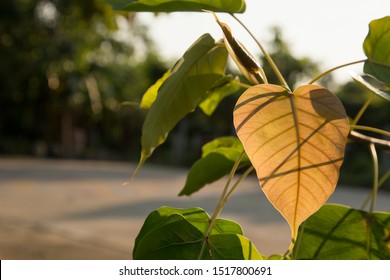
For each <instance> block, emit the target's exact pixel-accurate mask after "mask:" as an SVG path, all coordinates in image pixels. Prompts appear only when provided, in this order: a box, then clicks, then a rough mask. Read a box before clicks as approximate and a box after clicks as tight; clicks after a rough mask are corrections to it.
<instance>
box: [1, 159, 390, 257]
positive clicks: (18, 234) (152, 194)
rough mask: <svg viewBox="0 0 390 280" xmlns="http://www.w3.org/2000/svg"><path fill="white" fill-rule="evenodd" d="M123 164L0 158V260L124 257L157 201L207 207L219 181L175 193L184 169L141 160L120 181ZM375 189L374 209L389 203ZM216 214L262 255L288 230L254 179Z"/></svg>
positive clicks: (346, 193)
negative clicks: (241, 231)
mask: <svg viewBox="0 0 390 280" xmlns="http://www.w3.org/2000/svg"><path fill="white" fill-rule="evenodd" d="M134 168H135V166H134V165H132V164H128V163H118V162H99V161H67V160H41V159H39V160H38V159H0V259H130V258H131V250H132V247H133V241H134V238H135V237H136V235H137V233H138V231H139V229H140V227H141V226H142V224H143V221H144V219H145V218H146V216H147V215H148V213H149V212H151V211H153V210H155V209H157V208H159V207H161V206H163V205H168V206H172V207H202V208H203V209H205V210H206V211H208V212H209V213H210V214H211V213H212V211H213V210H214V207H215V205H216V202H217V199H218V195H219V193H220V191H221V190H222V187H223V183H224V181H221V182H220V183H216V184H213V185H210V186H208V187H207V188H206V189H204V190H201V191H200V192H198V193H196V194H194V195H193V196H191V197H177V194H178V193H179V191H180V190H181V188H182V186H183V184H184V182H185V178H186V170H184V169H173V168H167V167H161V166H152V165H146V166H145V167H144V168H143V169H142V170H141V172H140V174H139V176H138V178H137V179H136V180H135V181H134V182H132V183H131V184H130V185H127V186H124V185H123V183H124V182H126V181H127V180H128V179H129V177H130V176H131V174H132V172H133V171H134ZM367 193H368V191H367V190H364V189H356V188H346V187H342V186H340V187H339V188H338V190H337V191H336V192H335V194H334V195H333V196H332V198H331V200H330V202H335V203H342V204H348V205H351V206H353V207H358V208H359V207H360V206H361V204H362V202H363V201H364V199H365V197H366V195H367ZM389 202H390V194H389V193H381V194H380V196H379V199H378V207H377V209H378V210H389V209H390V203H389ZM222 217H223V218H229V219H233V220H235V221H237V222H239V223H240V224H241V225H242V227H243V229H244V234H245V235H246V236H247V237H248V238H250V239H251V240H252V242H253V243H254V244H255V245H256V247H257V248H258V249H259V251H260V252H261V253H263V254H265V255H269V254H272V253H283V252H284V251H285V250H286V248H287V247H288V245H289V238H290V231H289V228H288V226H287V224H286V222H285V221H284V220H283V218H282V217H281V216H280V215H279V213H278V212H277V211H276V210H274V209H273V207H272V206H271V205H270V204H269V202H268V201H267V200H266V199H265V197H264V195H263V194H262V192H261V190H260V188H259V187H258V185H257V182H256V180H255V179H254V178H249V179H247V180H246V181H245V182H244V183H243V184H242V185H241V186H240V188H239V189H238V190H237V192H236V193H235V194H234V195H233V197H232V198H231V200H230V201H229V202H228V204H227V206H226V207H225V209H224V211H223V213H222Z"/></svg>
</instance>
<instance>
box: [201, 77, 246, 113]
mask: <svg viewBox="0 0 390 280" xmlns="http://www.w3.org/2000/svg"><path fill="white" fill-rule="evenodd" d="M237 81H238V80H237V78H236V79H232V77H230V76H226V77H224V78H223V79H222V81H221V84H218V85H217V86H216V87H214V88H212V89H210V90H209V92H208V93H207V96H206V98H205V99H204V100H202V102H201V103H200V104H199V108H200V109H202V111H203V113H205V114H206V115H208V116H211V115H212V114H213V113H214V111H215V109H216V108H217V107H218V105H219V103H220V102H221V101H222V100H223V99H224V98H225V97H227V96H229V95H231V94H233V93H235V92H237V91H238V90H239V89H240V86H239V85H238V83H237Z"/></svg>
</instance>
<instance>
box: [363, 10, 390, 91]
mask: <svg viewBox="0 0 390 280" xmlns="http://www.w3.org/2000/svg"><path fill="white" fill-rule="evenodd" d="M389 46H390V16H386V17H384V18H381V19H377V20H373V21H371V22H370V30H369V32H368V35H367V37H366V39H365V40H364V43H363V49H364V53H365V54H366V56H367V57H368V59H367V61H366V62H365V64H364V72H365V73H366V74H370V75H373V76H374V77H375V78H377V79H378V80H380V81H382V82H384V83H386V84H387V85H390V47H389Z"/></svg>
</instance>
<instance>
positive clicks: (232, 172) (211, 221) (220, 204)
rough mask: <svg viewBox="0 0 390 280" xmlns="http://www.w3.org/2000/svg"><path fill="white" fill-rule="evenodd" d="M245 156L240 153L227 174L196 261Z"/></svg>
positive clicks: (202, 250)
mask: <svg viewBox="0 0 390 280" xmlns="http://www.w3.org/2000/svg"><path fill="white" fill-rule="evenodd" d="M244 156H245V151H243V152H242V153H241V155H240V156H239V157H238V159H237V160H236V162H235V163H234V165H233V167H232V169H231V170H230V174H229V177H228V179H227V181H226V184H225V187H224V189H223V191H222V194H221V196H220V198H219V201H218V203H217V207H216V208H215V210H214V213H213V215H212V216H211V218H210V220H209V226H208V228H207V231H206V235H205V236H206V238H205V239H204V240H203V243H202V248H201V249H200V253H199V255H198V260H200V259H201V258H202V256H203V252H204V250H205V248H206V242H207V238H208V236H209V234H210V232H211V229H212V228H213V226H214V224H215V221H216V220H217V218H218V216H219V214H221V212H222V209H223V207H224V206H225V203H226V199H225V198H226V193H227V192H228V189H229V185H230V183H231V182H232V180H233V177H234V174H236V171H237V169H238V166H239V165H240V162H241V160H242V159H243V157H244Z"/></svg>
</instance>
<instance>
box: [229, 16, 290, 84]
mask: <svg viewBox="0 0 390 280" xmlns="http://www.w3.org/2000/svg"><path fill="white" fill-rule="evenodd" d="M230 15H231V16H232V17H233V18H234V19H235V20H236V21H237V22H238V23H239V24H240V25H241V26H242V27H243V28H244V29H245V30H246V31H247V32H248V34H249V35H250V36H251V37H252V38H253V40H254V41H255V42H256V44H257V45H258V46H259V48H260V50H261V52H262V53H263V55H264V57H265V59H266V60H267V62H268V63H269V65H270V66H271V68H272V70H273V71H274V73H275V75H276V77H277V78H278V80H279V82H280V83H281V84H282V85H283V86H284V87H286V88H287V89H289V90H290V88H289V86H288V84H287V82H286V80H285V79H284V77H283V75H282V73H281V72H280V70H279V68H278V66H276V64H275V62H274V61H273V59H272V57H271V56H270V55H269V54H268V52H267V51H266V50H265V48H264V46H263V44H262V43H261V42H260V41H259V40H257V38H256V36H255V35H253V33H252V32H251V31H250V30H249V28H248V27H247V26H246V25H245V24H244V23H243V22H242V21H241V20H240V19H239V18H237V17H236V15H235V14H232V13H231V14H230ZM290 91H291V90H290Z"/></svg>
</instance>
